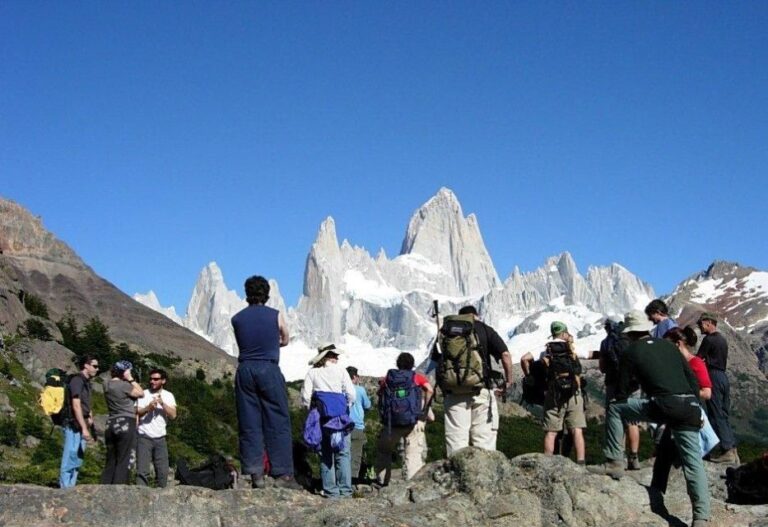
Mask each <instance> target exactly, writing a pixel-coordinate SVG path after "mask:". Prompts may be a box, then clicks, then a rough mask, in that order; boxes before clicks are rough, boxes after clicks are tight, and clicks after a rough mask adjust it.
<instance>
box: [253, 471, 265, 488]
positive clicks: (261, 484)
mask: <svg viewBox="0 0 768 527" xmlns="http://www.w3.org/2000/svg"><path fill="white" fill-rule="evenodd" d="M266 487H267V482H266V480H265V479H264V476H258V475H256V474H251V488H252V489H264V488H266Z"/></svg>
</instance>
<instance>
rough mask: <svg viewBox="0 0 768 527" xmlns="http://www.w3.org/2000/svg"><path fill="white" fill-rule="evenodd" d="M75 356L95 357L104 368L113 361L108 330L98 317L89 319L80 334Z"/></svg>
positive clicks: (113, 356)
mask: <svg viewBox="0 0 768 527" xmlns="http://www.w3.org/2000/svg"><path fill="white" fill-rule="evenodd" d="M76 353H77V355H84V354H86V353H90V354H92V355H95V356H96V357H97V358H98V359H99V362H100V363H101V364H104V365H105V366H104V367H107V366H108V365H111V364H112V363H113V362H114V361H115V355H114V353H112V338H111V337H110V336H109V328H108V327H107V326H106V324H104V323H103V322H102V321H101V320H100V319H99V317H93V318H91V319H90V320H89V321H88V323H87V324H86V325H85V327H84V328H83V331H82V333H81V336H80V339H79V343H78V350H77V351H76Z"/></svg>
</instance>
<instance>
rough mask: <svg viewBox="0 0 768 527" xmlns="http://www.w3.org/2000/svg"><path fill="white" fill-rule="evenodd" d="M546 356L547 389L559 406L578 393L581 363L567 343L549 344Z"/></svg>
mask: <svg viewBox="0 0 768 527" xmlns="http://www.w3.org/2000/svg"><path fill="white" fill-rule="evenodd" d="M546 356H547V359H548V361H549V365H548V366H547V388H548V389H549V390H551V391H552V393H553V395H554V399H555V402H556V403H557V404H558V405H559V404H561V403H564V402H565V401H567V400H568V399H570V398H571V397H573V396H574V395H575V394H577V393H579V391H580V388H581V384H580V377H581V363H580V362H579V359H578V358H577V357H576V355H575V354H574V353H573V352H572V351H571V347H570V346H569V345H568V343H567V342H550V343H549V344H547V355H546Z"/></svg>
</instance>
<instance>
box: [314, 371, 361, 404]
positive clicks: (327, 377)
mask: <svg viewBox="0 0 768 527" xmlns="http://www.w3.org/2000/svg"><path fill="white" fill-rule="evenodd" d="M314 392H335V393H343V394H344V395H346V396H347V404H349V405H352V404H353V403H354V402H355V385H354V384H353V383H352V379H350V377H349V373H347V370H346V369H344V368H342V367H341V365H339V363H338V362H327V363H326V364H325V366H323V367H322V368H312V369H310V370H309V371H308V372H307V376H306V377H305V378H304V386H302V387H301V404H302V405H304V406H305V407H306V408H309V405H310V403H311V402H312V394H313V393H314Z"/></svg>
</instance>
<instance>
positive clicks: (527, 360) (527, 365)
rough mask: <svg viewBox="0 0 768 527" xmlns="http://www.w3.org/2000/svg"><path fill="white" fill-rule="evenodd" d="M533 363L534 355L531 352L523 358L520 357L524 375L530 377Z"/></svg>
mask: <svg viewBox="0 0 768 527" xmlns="http://www.w3.org/2000/svg"><path fill="white" fill-rule="evenodd" d="M532 362H533V354H532V353H531V352H530V351H529V352H528V353H526V354H525V355H523V356H522V357H520V369H522V370H523V375H526V376H527V375H530V373H531V363H532Z"/></svg>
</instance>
